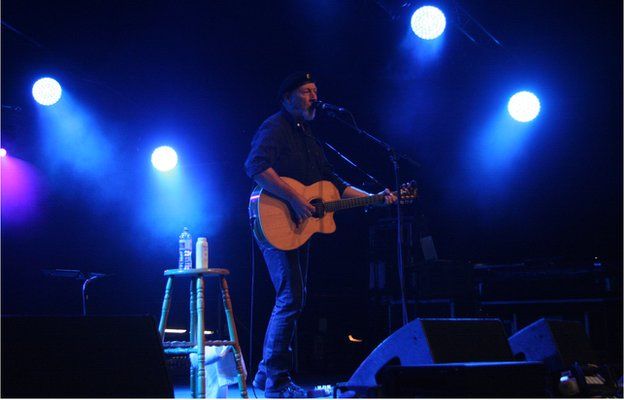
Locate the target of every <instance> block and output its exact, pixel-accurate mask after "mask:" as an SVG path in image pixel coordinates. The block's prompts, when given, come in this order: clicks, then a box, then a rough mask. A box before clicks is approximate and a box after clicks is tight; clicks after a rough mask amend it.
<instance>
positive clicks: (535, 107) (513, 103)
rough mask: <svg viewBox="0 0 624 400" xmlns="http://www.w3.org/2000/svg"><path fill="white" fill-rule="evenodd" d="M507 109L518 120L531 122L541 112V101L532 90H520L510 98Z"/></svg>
mask: <svg viewBox="0 0 624 400" xmlns="http://www.w3.org/2000/svg"><path fill="white" fill-rule="evenodd" d="M507 111H509V115H511V116H512V118H513V119H515V120H516V121H519V122H529V121H532V120H534V119H535V117H537V115H538V114H539V112H540V101H539V99H538V98H537V96H536V95H534V94H533V93H531V92H527V91H523V92H518V93H516V94H514V95H513V96H511V98H510V99H509V103H508V104H507Z"/></svg>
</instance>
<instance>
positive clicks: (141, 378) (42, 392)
mask: <svg viewBox="0 0 624 400" xmlns="http://www.w3.org/2000/svg"><path fill="white" fill-rule="evenodd" d="M1 374H2V391H1V393H2V397H34V398H42V397H44V398H51V397H54V398H58V397H66V398H76V397H108V398H110V397H126V398H128V397H151V398H154V397H158V398H163V397H170V398H172V397H173V386H172V385H171V381H170V379H169V376H168V374H167V369H166V367H165V358H164V353H163V349H162V344H161V342H160V338H159V335H158V331H157V329H156V325H155V322H154V320H153V318H151V317H147V316H114V317H113V316H98V317H48V316H46V317H44V316H41V317H35V316H30V317H24V316H11V317H2V372H1Z"/></svg>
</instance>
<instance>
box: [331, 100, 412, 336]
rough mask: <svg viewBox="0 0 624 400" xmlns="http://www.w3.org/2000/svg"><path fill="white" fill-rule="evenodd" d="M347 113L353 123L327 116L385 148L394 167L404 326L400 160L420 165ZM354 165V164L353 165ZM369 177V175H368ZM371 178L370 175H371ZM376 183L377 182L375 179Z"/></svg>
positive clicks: (398, 255)
mask: <svg viewBox="0 0 624 400" xmlns="http://www.w3.org/2000/svg"><path fill="white" fill-rule="evenodd" d="M345 112H347V113H348V114H349V116H350V117H351V122H348V121H345V120H344V119H342V118H339V117H338V116H337V114H336V113H335V112H334V111H327V115H329V116H330V117H332V118H334V119H336V120H338V121H340V122H342V123H343V124H344V125H346V126H348V127H349V128H351V129H353V130H354V131H356V132H358V133H359V134H361V135H363V136H366V137H367V138H369V139H370V140H372V141H373V142H375V143H377V144H378V145H379V146H381V147H383V148H384V149H385V150H386V151H387V152H388V154H389V157H390V162H391V163H392V167H393V170H394V184H395V187H396V188H397V197H398V199H397V202H396V215H397V266H398V270H399V286H400V288H401V310H402V316H403V325H406V324H407V305H406V301H405V279H404V276H403V271H404V268H403V238H402V236H403V235H402V232H403V227H402V223H401V216H402V214H401V190H400V183H399V160H400V159H404V160H406V161H408V162H410V163H411V164H412V165H414V166H416V167H420V164H419V163H418V162H416V161H414V160H413V159H412V158H410V157H408V156H407V155H405V154H400V153H398V152H397V151H396V150H395V149H394V148H393V147H392V146H390V145H389V144H388V143H386V142H384V141H382V140H381V139H379V138H377V137H376V136H374V135H372V134H370V133H368V132H366V131H365V130H364V129H361V128H359V127H358V126H357V124H356V123H355V118H353V115H352V114H351V113H350V112H349V111H348V110H345ZM340 156H341V157H343V158H344V156H342V154H340ZM352 164H353V163H352ZM367 175H368V174H367ZM369 176H370V175H369ZM375 181H377V180H376V179H375Z"/></svg>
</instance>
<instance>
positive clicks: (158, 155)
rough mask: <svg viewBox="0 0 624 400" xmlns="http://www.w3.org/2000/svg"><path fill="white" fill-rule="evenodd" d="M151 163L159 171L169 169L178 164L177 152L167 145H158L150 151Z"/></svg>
mask: <svg viewBox="0 0 624 400" xmlns="http://www.w3.org/2000/svg"><path fill="white" fill-rule="evenodd" d="M152 165H153V166H154V168H156V169H157V170H159V171H161V172H167V171H171V170H172V169H174V168H175V166H176V165H178V154H177V153H176V152H175V150H174V149H172V148H171V147H169V146H160V147H158V148H157V149H156V150H154V152H153V153H152Z"/></svg>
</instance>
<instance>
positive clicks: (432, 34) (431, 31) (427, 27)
mask: <svg viewBox="0 0 624 400" xmlns="http://www.w3.org/2000/svg"><path fill="white" fill-rule="evenodd" d="M411 26H412V31H414V33H415V34H416V36H418V37H419V38H421V39H424V40H433V39H436V38H438V37H439V36H440V35H442V33H444V29H445V28H446V17H445V16H444V13H443V12H442V11H440V9H439V8H436V7H433V6H423V7H420V8H419V9H418V10H416V11H415V12H414V14H412V19H411Z"/></svg>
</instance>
